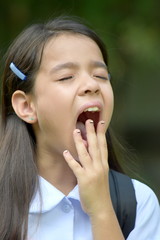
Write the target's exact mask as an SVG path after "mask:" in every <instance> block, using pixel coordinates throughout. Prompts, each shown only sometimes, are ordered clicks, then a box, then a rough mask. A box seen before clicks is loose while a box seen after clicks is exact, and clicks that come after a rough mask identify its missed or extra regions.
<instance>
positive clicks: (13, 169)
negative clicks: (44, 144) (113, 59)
mask: <svg viewBox="0 0 160 240" xmlns="http://www.w3.org/2000/svg"><path fill="white" fill-rule="evenodd" d="M65 32H70V33H72V34H83V35H86V36H88V37H89V38H91V39H93V40H94V41H95V42H96V43H97V45H98V46H99V48H100V50H101V52H102V55H103V58H104V61H105V63H106V64H107V65H108V59H107V52H106V49H105V46H104V44H103V42H102V41H101V39H100V38H99V37H98V36H97V34H96V33H95V32H94V31H92V30H91V29H90V28H88V27H87V26H86V25H84V24H82V23H81V22H80V21H77V20H76V21H75V19H74V20H73V19H71V18H68V17H61V18H56V19H54V20H53V21H49V22H48V23H46V24H35V25H32V26H30V27H28V28H27V29H26V30H24V31H23V32H22V33H21V34H20V35H19V36H18V37H17V38H16V39H15V41H14V42H13V44H12V45H11V46H10V47H9V49H8V51H7V54H6V58H5V68H4V73H3V79H2V94H1V126H0V239H1V240H22V239H23V240H24V239H25V238H26V236H27V226H28V211H29V205H30V202H31V199H32V197H33V194H34V192H35V191H36V188H37V186H38V171H37V168H36V154H35V152H36V139H35V136H34V133H33V131H32V127H31V126H30V125H29V124H27V123H25V122H24V121H22V120H21V119H19V118H18V117H17V115H16V114H15V113H14V110H13V108H12V104H11V97H12V94H13V93H14V92H15V91H16V90H18V89H19V90H22V91H24V92H25V93H29V92H31V91H32V89H33V86H34V80H35V78H36V73H37V71H38V69H39V67H40V63H41V58H42V54H43V49H44V46H45V44H46V43H47V41H48V40H49V39H50V38H52V37H54V36H55V35H58V34H62V33H65ZM11 62H13V63H14V64H15V65H16V66H17V67H18V68H19V69H20V70H21V71H22V72H23V73H24V74H25V75H26V76H27V80H26V81H22V80H20V79H19V78H18V77H17V76H16V75H15V74H14V73H13V72H12V71H11V70H10V68H9V65H10V63H11ZM107 141H108V149H109V166H110V167H111V168H113V169H114V170H117V171H121V172H122V168H121V166H120V164H119V162H118V159H117V156H116V154H115V152H114V146H113V143H112V137H111V134H110V132H109V130H108V131H107Z"/></svg>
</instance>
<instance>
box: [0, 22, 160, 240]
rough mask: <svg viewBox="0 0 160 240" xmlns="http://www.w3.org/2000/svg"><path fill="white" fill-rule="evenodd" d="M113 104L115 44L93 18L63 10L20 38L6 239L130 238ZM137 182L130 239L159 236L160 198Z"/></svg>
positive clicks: (10, 115) (11, 94)
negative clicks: (115, 181)
mask: <svg viewBox="0 0 160 240" xmlns="http://www.w3.org/2000/svg"><path fill="white" fill-rule="evenodd" d="M112 112H113V92H112V87H111V84H110V81H109V72H108V62H107V54H106V50H105V47H104V45H103V43H102V41H101V40H100V39H99V37H98V36H97V35H96V34H95V33H94V32H93V31H92V30H90V29H89V28H88V27H86V26H85V25H83V24H81V23H79V22H77V21H74V20H71V19H68V18H57V19H55V20H53V21H50V22H48V23H47V24H36V25H33V26H31V27H29V28H28V29H26V30H25V31H24V32H22V34H20V36H19V37H18V38H17V39H16V40H15V41H14V42H13V44H12V45H11V46H10V48H9V50H8V53H7V57H6V63H5V69H4V74H3V84H2V99H1V140H0V141H1V145H0V200H1V204H0V223H1V224H0V239H1V240H4V239H5V240H25V239H29V240H72V239H74V240H80V239H81V240H82V239H83V240H84V239H85V240H91V239H94V240H106V239H107V240H113V239H114V240H123V239H124V236H123V233H122V231H121V228H120V225H119V223H118V220H117V217H116V214H115V211H114V209H113V205H112V201H111V196H110V190H109V180H108V179H109V178H108V176H109V168H112V169H114V170H116V171H120V172H121V171H122V170H121V167H120V164H119V163H118V159H117V157H116V156H115V154H114V151H113V146H112V142H111V139H110V138H111V136H110V134H109V130H108V131H107V134H108V135H107V141H108V144H107V143H106V137H105V132H106V130H107V129H108V127H109V123H110V120H111V116H112ZM107 145H108V147H107ZM107 159H108V160H107ZM132 183H133V186H134V189H135V195H136V201H137V210H136V222H135V227H134V229H133V230H132V231H131V233H130V234H129V236H128V238H127V239H128V240H132V239H134V240H135V239H136V240H158V239H159V238H160V211H159V205H158V201H157V198H156V196H155V195H154V193H153V192H152V190H151V189H150V188H148V187H147V186H146V185H144V184H142V183H140V182H138V181H136V180H132Z"/></svg>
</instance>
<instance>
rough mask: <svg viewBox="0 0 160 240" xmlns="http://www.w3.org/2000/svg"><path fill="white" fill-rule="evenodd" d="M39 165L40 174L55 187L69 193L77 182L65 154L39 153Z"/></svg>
mask: <svg viewBox="0 0 160 240" xmlns="http://www.w3.org/2000/svg"><path fill="white" fill-rule="evenodd" d="M37 167H38V172H39V175H40V176H42V177H43V178H45V179H46V180H47V181H48V182H50V183H51V184H52V185H53V186H54V187H56V188H57V189H58V190H60V191H61V192H63V193H64V194H65V195H67V194H68V193H69V192H70V191H71V190H72V189H73V188H74V187H75V185H76V184H77V181H76V177H75V175H74V174H73V172H72V170H71V169H70V168H69V166H68V164H67V163H66V161H65V159H64V158H63V156H58V155H57V156H56V157H55V156H54V157H53V156H48V155H47V154H42V153H41V154H38V159H37Z"/></svg>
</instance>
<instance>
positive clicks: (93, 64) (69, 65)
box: [51, 61, 108, 73]
mask: <svg viewBox="0 0 160 240" xmlns="http://www.w3.org/2000/svg"><path fill="white" fill-rule="evenodd" d="M90 66H91V67H92V68H103V69H105V70H108V69H107V65H106V64H105V63H103V62H100V61H91V63H90ZM69 68H72V69H73V68H74V69H75V68H78V63H75V62H66V63H61V64H57V65H56V66H54V67H53V68H52V69H51V73H53V72H58V71H60V70H62V69H69Z"/></svg>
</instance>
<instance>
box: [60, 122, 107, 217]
mask: <svg viewBox="0 0 160 240" xmlns="http://www.w3.org/2000/svg"><path fill="white" fill-rule="evenodd" d="M105 131H106V127H105V122H104V121H100V122H99V123H98V126H97V134H96V132H95V128H94V123H93V121H92V120H87V121H86V132H87V142H88V151H87V148H86V147H85V145H84V143H83V139H82V137H81V133H80V130H78V129H75V130H74V133H73V137H74V141H75V145H76V149H77V153H78V157H79V162H77V161H76V160H75V159H74V158H73V157H72V155H71V154H70V152H69V151H67V150H66V151H64V153H63V155H64V158H65V160H66V161H67V163H68V165H69V167H70V168H71V169H72V171H73V172H74V174H75V176H76V178H77V182H78V185H79V192H80V199H81V205H82V208H83V210H84V211H85V212H86V213H87V214H88V215H89V216H90V217H94V216H97V214H98V215H99V214H103V213H104V212H105V210H106V211H110V210H111V209H112V204H111V200H110V193H109V183H108V171H109V167H108V151H107V143H106V137H105ZM105 214H107V212H106V213H105Z"/></svg>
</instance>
